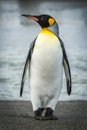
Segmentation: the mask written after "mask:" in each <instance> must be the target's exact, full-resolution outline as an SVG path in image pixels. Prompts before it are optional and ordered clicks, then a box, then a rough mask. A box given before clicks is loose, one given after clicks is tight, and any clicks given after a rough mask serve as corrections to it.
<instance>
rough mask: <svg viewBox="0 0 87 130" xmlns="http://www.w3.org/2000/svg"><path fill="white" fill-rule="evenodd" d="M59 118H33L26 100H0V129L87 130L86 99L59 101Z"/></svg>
mask: <svg viewBox="0 0 87 130" xmlns="http://www.w3.org/2000/svg"><path fill="white" fill-rule="evenodd" d="M55 114H56V115H57V116H58V118H59V120H56V121H53V120H48V121H39V120H36V119H34V117H33V111H32V105H31V103H30V102H28V101H0V130H87V101H60V102H59V104H58V105H57V108H56V112H55Z"/></svg>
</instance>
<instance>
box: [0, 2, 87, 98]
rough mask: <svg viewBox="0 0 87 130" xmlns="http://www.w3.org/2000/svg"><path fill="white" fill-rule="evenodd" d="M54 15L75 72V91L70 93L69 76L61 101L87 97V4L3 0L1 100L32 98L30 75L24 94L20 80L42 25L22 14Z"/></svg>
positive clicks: (0, 20)
mask: <svg viewBox="0 0 87 130" xmlns="http://www.w3.org/2000/svg"><path fill="white" fill-rule="evenodd" d="M43 13H44V14H50V15H52V16H53V17H54V18H55V19H56V21H57V23H58V25H59V31H60V37H61V39H62V40H63V41H64V43H65V48H66V51H67V55H68V59H69V62H70V66H71V73H72V94H71V96H68V95H67V91H66V82H65V76H64V78H63V88H62V92H61V95H60V100H77V99H79V100H87V3H86V2H79V3H78V2H58V1H53V2H52V1H51V2H49V1H44V2H42V1H39V2H38V1H35V2H29V1H27V0H22V1H21V0H14V1H13V0H12V1H10V0H8V1H6V0H0V100H29V99H30V95H29V77H28V73H27V76H26V83H25V87H24V93H23V97H22V98H20V96H19V93H20V83H21V77H22V72H23V67H24V63H25V59H26V56H27V53H28V50H29V46H30V43H31V41H32V40H33V39H34V38H35V37H36V35H37V34H38V33H39V31H40V30H41V28H40V27H39V25H38V24H37V23H35V22H33V21H31V20H29V19H27V18H24V17H22V16H21V14H35V15H37V14H43Z"/></svg>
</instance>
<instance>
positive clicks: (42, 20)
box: [22, 14, 56, 28]
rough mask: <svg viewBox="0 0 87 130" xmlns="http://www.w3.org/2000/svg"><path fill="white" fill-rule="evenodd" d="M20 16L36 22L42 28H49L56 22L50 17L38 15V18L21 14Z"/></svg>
mask: <svg viewBox="0 0 87 130" xmlns="http://www.w3.org/2000/svg"><path fill="white" fill-rule="evenodd" d="M22 16H25V17H28V18H30V19H32V20H34V21H36V22H37V23H38V24H39V25H40V26H41V27H42V28H48V27H51V26H53V25H54V24H55V23H56V21H55V19H54V18H53V17H51V16H50V15H46V14H43V15H39V16H33V15H25V14H23V15H22Z"/></svg>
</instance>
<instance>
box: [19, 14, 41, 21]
mask: <svg viewBox="0 0 87 130" xmlns="http://www.w3.org/2000/svg"><path fill="white" fill-rule="evenodd" d="M22 16H24V17H27V18H30V19H32V20H34V21H36V22H38V21H39V19H38V17H36V16H32V15H26V14H22Z"/></svg>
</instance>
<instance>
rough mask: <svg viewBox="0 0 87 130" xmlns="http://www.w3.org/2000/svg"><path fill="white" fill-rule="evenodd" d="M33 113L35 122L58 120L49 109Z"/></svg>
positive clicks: (41, 109) (40, 109)
mask: <svg viewBox="0 0 87 130" xmlns="http://www.w3.org/2000/svg"><path fill="white" fill-rule="evenodd" d="M44 111H45V112H44ZM34 113H35V119H37V120H58V118H57V117H56V116H54V115H53V110H52V109H51V108H39V109H38V110H36V111H35V112H34ZM43 114H44V115H43Z"/></svg>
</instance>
